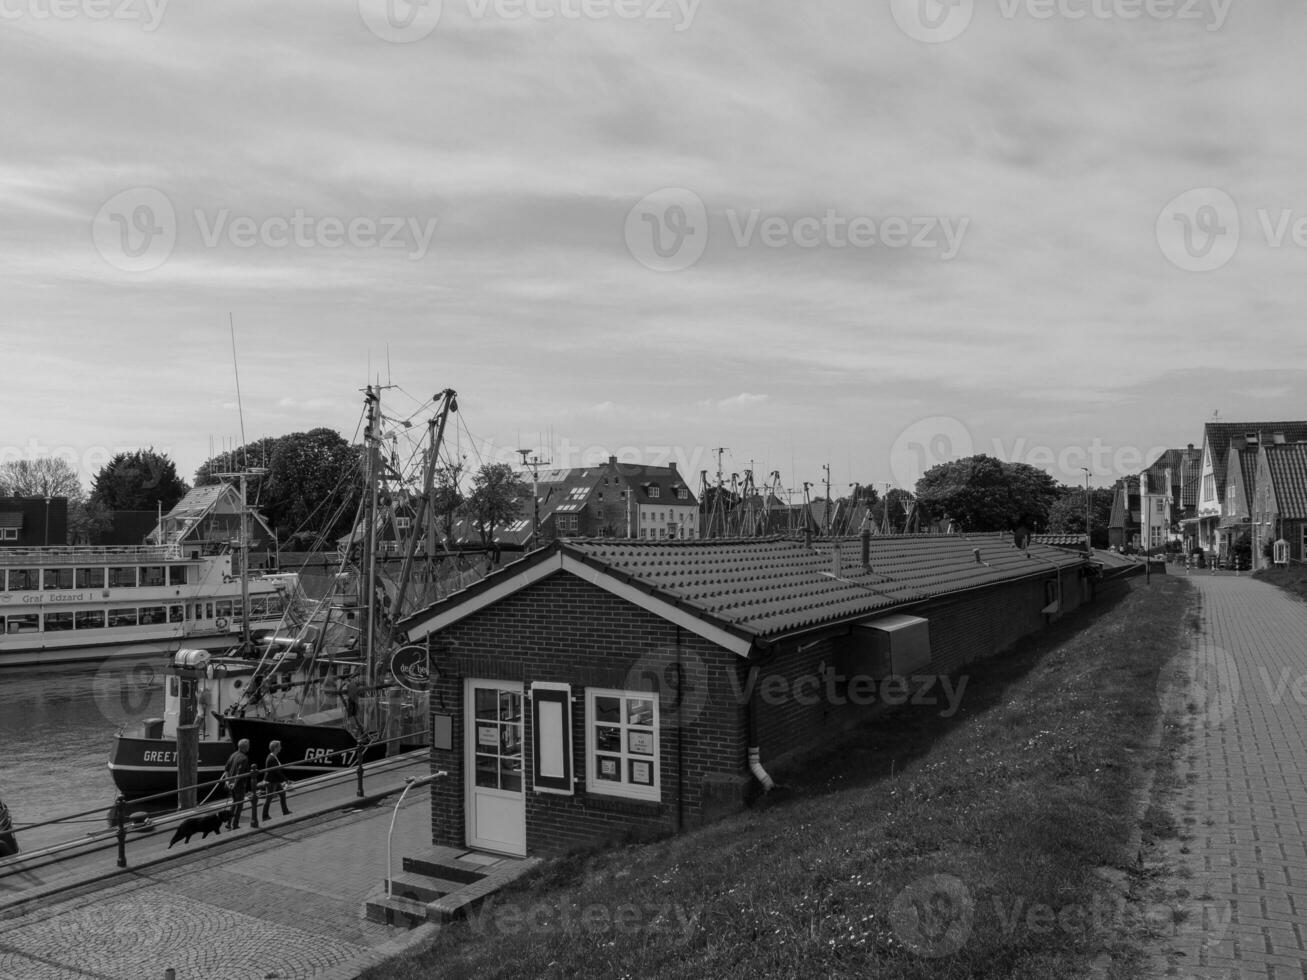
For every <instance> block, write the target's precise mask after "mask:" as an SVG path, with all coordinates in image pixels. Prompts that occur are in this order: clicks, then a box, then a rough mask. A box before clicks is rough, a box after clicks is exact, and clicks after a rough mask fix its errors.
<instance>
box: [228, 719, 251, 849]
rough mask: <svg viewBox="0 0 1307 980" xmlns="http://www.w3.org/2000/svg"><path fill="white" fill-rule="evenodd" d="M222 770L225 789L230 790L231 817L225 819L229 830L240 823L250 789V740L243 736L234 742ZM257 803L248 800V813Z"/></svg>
mask: <svg viewBox="0 0 1307 980" xmlns="http://www.w3.org/2000/svg"><path fill="white" fill-rule="evenodd" d="M222 771H223V774H224V775H225V776H226V778H227V789H228V790H229V791H230V792H231V819H230V820H228V821H227V826H228V828H229V829H231V830H236V829H237V828H239V827H240V825H241V810H242V809H243V808H244V806H245V794H246V793H248V792H249V789H250V740H249V739H248V738H243V739H241V740H240V741H239V742H237V743H236V751H235V752H233V753H232V754H231V755H229V756H228V757H227V765H226V766H224V767H223V770H222ZM257 805H258V801H257V800H251V801H250V813H253V812H254V808H255V807H256V806H257ZM250 819H251V820H252V819H254V818H253V817H251V818H250Z"/></svg>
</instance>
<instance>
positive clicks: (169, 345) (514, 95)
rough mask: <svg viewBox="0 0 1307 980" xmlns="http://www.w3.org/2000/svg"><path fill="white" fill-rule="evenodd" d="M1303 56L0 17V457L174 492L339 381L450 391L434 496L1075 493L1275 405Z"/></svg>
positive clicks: (1294, 292)
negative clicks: (602, 489)
mask: <svg viewBox="0 0 1307 980" xmlns="http://www.w3.org/2000/svg"><path fill="white" fill-rule="evenodd" d="M1305 41H1307V9H1304V8H1303V5H1302V4H1301V3H1300V2H1298V0H948V2H943V0H868V2H866V3H860V4H851V3H848V2H840V3H836V2H826V0H818V2H805V3H803V4H801V5H800V4H794V3H777V2H762V3H744V2H739V0H443V2H441V0H427V2H426V3H422V4H410V3H409V2H408V0H349V2H345V0H279V2H277V3H266V2H264V3H253V2H244V0H221V2H218V0H171V2H169V0H0V84H2V85H3V88H4V91H5V93H6V95H5V98H4V100H3V102H2V103H0V124H2V125H0V132H2V133H3V136H2V137H0V139H2V140H3V142H2V143H0V146H2V147H3V150H2V152H0V214H2V215H3V220H2V221H0V269H3V272H2V273H0V361H2V363H3V364H4V365H5V366H6V371H5V379H4V387H3V392H4V393H3V399H4V408H5V411H4V419H3V426H2V427H0V460H9V459H16V458H21V457H29V458H30V457H31V456H33V455H61V456H63V457H64V458H67V459H69V461H70V462H72V463H73V464H74V465H75V466H76V467H77V468H78V469H79V471H80V472H81V473H82V475H83V480H84V482H85V483H87V484H88V485H89V482H90V479H91V477H92V476H93V475H94V473H95V471H96V470H97V469H98V467H99V466H100V465H102V464H103V463H104V462H105V461H106V460H107V459H108V457H109V456H110V455H112V453H114V452H116V451H120V450H130V449H137V448H154V449H156V450H158V451H162V452H166V453H168V454H169V455H170V456H171V458H172V459H173V460H174V461H175V462H176V463H177V466H178V469H179V471H180V472H181V473H182V475H183V476H184V477H187V478H190V477H191V476H192V475H193V473H194V470H195V468H196V467H197V466H198V465H199V464H200V463H201V462H202V461H203V460H204V459H205V458H207V457H208V456H209V455H210V454H211V452H213V451H217V450H220V449H222V448H223V447H224V446H226V445H229V444H232V443H233V442H236V443H239V441H240V439H241V432H242V425H243V428H244V432H245V437H246V438H247V439H249V440H253V439H255V438H258V437H260V436H265V435H274V436H275V435H281V434H284V433H288V432H294V431H303V430H307V429H310V428H314V427H318V426H328V427H331V428H334V429H337V430H338V431H340V432H341V433H342V435H344V436H345V437H346V438H353V437H354V435H355V433H356V428H357V423H358V418H359V413H360V409H361V404H362V399H361V394H360V389H362V388H363V387H364V386H365V385H366V384H368V383H369V382H373V383H380V384H383V385H388V386H390V387H388V388H387V389H386V391H385V392H384V393H383V404H384V406H385V407H386V408H387V410H388V411H390V412H392V413H394V414H396V415H399V416H403V417H409V416H412V417H414V418H424V417H426V416H425V415H423V414H422V413H421V405H420V403H421V402H422V401H423V400H425V399H426V398H428V397H429V396H430V395H431V394H433V393H435V392H437V391H439V390H442V389H445V388H453V389H455V390H457V391H458V393H459V406H460V414H461V417H462V423H461V425H460V426H458V427H457V430H456V433H455V435H456V436H457V446H456V450H457V451H458V452H459V453H460V454H462V455H464V456H467V457H468V459H469V462H471V463H473V464H475V463H477V462H479V461H481V460H486V459H513V460H517V459H519V457H518V456H517V455H516V453H515V452H514V450H516V449H518V448H524V449H531V450H534V451H536V452H537V453H538V455H539V456H540V457H541V458H542V459H545V460H548V461H549V462H550V463H551V464H552V465H553V466H555V467H557V466H575V465H584V464H585V463H586V462H593V461H595V460H596V459H599V458H604V457H606V456H607V455H609V454H612V455H618V456H619V457H620V458H622V459H623V460H625V461H630V462H644V463H650V464H657V465H665V464H666V463H667V462H669V461H671V462H676V463H677V464H678V466H679V467H680V468H681V470H682V471H684V472H686V473H688V474H690V475H691V476H692V477H693V478H694V479H695V480H697V478H698V474H699V473H700V471H702V470H708V471H710V479H712V478H713V477H714V476H715V470H716V468H717V465H718V458H719V457H718V454H717V453H716V450H717V449H719V448H720V449H723V450H724V452H722V453H721V454H720V459H721V465H722V468H723V470H724V471H725V472H726V474H727V478H729V474H730V473H731V472H736V473H743V471H744V469H745V468H752V469H753V470H754V472H755V474H756V479H757V481H758V482H759V483H762V482H770V481H769V477H768V474H770V473H771V472H772V471H779V473H780V479H781V483H782V485H783V486H784V487H786V488H798V487H801V486H802V484H803V483H804V482H811V483H813V484H814V485H816V484H820V483H823V482H824V481H825V480H826V478H827V477H826V471H825V469H824V467H826V466H829V475H830V481H831V485H832V491H833V492H834V493H835V494H836V495H839V494H840V493H844V492H847V488H848V486H849V485H850V484H852V483H855V482H857V483H862V484H867V483H873V484H875V485H877V486H882V487H883V486H884V485H886V484H888V485H894V486H905V487H911V485H912V484H913V483H914V482H915V480H916V478H917V477H918V476H920V474H921V472H922V471H923V470H924V469H926V468H928V467H929V466H931V465H934V464H936V463H939V462H943V461H946V460H948V459H950V458H957V457H961V456H967V455H971V454H973V453H979V452H985V453H989V454H990V455H996V456H999V457H1000V458H1004V459H1008V460H1011V461H1015V462H1025V463H1030V464H1031V465H1036V466H1039V467H1041V468H1043V469H1047V470H1048V471H1049V472H1051V473H1052V474H1053V475H1054V476H1055V477H1056V478H1057V479H1058V480H1059V481H1061V482H1064V483H1068V484H1073V485H1083V482H1084V480H1085V478H1086V473H1085V472H1084V469H1082V467H1083V468H1087V469H1088V470H1089V471H1090V472H1089V474H1088V476H1089V478H1090V479H1091V481H1092V482H1093V483H1094V484H1095V485H1100V486H1102V485H1109V484H1110V483H1111V482H1112V481H1113V480H1115V479H1116V478H1118V477H1119V476H1122V475H1125V474H1127V473H1130V472H1137V471H1138V470H1139V469H1141V468H1142V467H1143V466H1145V465H1147V463H1148V462H1151V459H1152V458H1153V457H1154V456H1156V454H1157V453H1158V452H1160V451H1161V449H1163V448H1166V447H1168V446H1184V445H1186V444H1187V443H1190V442H1192V443H1195V444H1201V441H1202V426H1203V423H1204V422H1205V421H1208V420H1210V419H1212V418H1213V417H1214V415H1215V413H1219V418H1221V419H1223V420H1227V421H1239V420H1274V419H1301V418H1304V417H1307V401H1305V400H1304V397H1303V394H1302V392H1303V391H1304V379H1305V375H1304V364H1305V363H1307V361H1305V359H1304V354H1305V353H1307V351H1305V348H1307V331H1303V330H1302V329H1301V324H1300V321H1301V319H1302V315H1301V311H1302V310H1303V309H1304V298H1305V297H1304V293H1307V275H1304V273H1305V272H1307V181H1304V179H1303V174H1304V173H1307V167H1305V166H1304V156H1305V155H1307V99H1304V97H1303V92H1304V91H1307V59H1304V58H1303V57H1302V56H1301V52H1302V50H1303V49H1304V46H1305V45H1304V42H1305ZM233 337H234V340H235V351H236V356H235V358H233ZM237 369H238V370H239V388H240V399H239V405H238V399H237ZM414 413H416V414H414ZM428 414H429V413H428ZM814 492H815V491H814Z"/></svg>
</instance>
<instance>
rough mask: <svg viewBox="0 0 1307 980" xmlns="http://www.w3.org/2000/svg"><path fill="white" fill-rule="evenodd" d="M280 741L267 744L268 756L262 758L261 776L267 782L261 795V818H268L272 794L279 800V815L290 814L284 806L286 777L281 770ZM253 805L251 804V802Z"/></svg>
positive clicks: (285, 815)
mask: <svg viewBox="0 0 1307 980" xmlns="http://www.w3.org/2000/svg"><path fill="white" fill-rule="evenodd" d="M280 754H281V743H280V742H278V741H276V740H273V741H272V742H270V743H269V744H268V757H267V758H266V759H264V760H263V778H264V780H265V781H266V782H267V789H266V790H265V791H264V795H263V819H264V820H267V819H269V818H268V809H269V807H271V806H272V795H273V794H274V793H276V794H277V798H278V799H279V800H280V801H281V815H282V816H283V817H289V816H290V810H289V809H287V807H286V777H285V776H284V775H283V774H282V771H281V759H280V758H278V756H279V755H280ZM251 806H253V804H251Z"/></svg>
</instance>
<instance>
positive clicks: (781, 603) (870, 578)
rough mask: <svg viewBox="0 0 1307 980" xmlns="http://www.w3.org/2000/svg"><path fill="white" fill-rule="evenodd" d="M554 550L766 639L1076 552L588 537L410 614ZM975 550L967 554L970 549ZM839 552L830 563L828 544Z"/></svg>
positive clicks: (936, 539) (1036, 570)
mask: <svg viewBox="0 0 1307 980" xmlns="http://www.w3.org/2000/svg"><path fill="white" fill-rule="evenodd" d="M554 550H561V551H562V552H563V553H564V554H565V555H571V556H573V557H575V558H577V559H579V560H580V561H581V562H583V563H585V564H587V565H590V566H592V567H594V568H596V569H598V570H599V571H601V572H602V573H606V574H609V575H612V576H613V577H615V578H617V579H618V580H619V581H624V582H629V583H634V584H635V585H636V586H637V587H639V588H641V589H642V590H643V591H646V592H648V593H650V594H652V595H655V596H659V597H661V598H662V599H663V600H665V601H667V602H669V603H672V604H674V605H675V606H677V607H679V608H682V609H689V610H693V611H694V612H695V613H696V614H697V615H699V616H702V617H703V618H705V619H708V620H712V621H715V622H717V623H719V624H721V625H723V626H725V627H727V628H728V629H730V630H732V631H733V632H735V633H738V634H743V635H746V636H752V637H754V638H756V639H770V638H775V637H778V636H781V635H785V634H791V633H797V632H803V631H806V630H809V629H814V628H818V627H821V626H823V625H827V624H834V623H837V622H840V621H845V620H856V619H858V618H861V617H863V616H866V615H869V614H872V613H875V612H879V611H883V610H885V609H889V608H891V607H894V606H902V605H905V604H909V603H915V602H919V601H922V600H925V599H931V598H935V597H938V596H944V595H948V594H950V593H954V592H961V591H965V590H968V589H974V588H977V587H983V586H991V585H997V584H999V583H1002V582H1007V581H1013V580H1017V579H1021V578H1026V577H1029V576H1034V575H1048V574H1050V573H1051V572H1052V571H1053V569H1054V568H1073V567H1076V566H1078V565H1081V564H1083V563H1084V558H1083V556H1076V555H1074V554H1072V553H1071V552H1068V551H1064V550H1061V549H1059V548H1050V547H1047V546H1044V545H1038V544H1035V545H1031V547H1030V549H1029V551H1028V552H1027V551H1020V550H1018V549H1017V548H1016V547H1014V546H1013V544H1012V539H1011V538H1010V537H1008V536H1006V535H999V534H983V535H965V536H964V535H960V534H935V535H887V536H875V537H872V539H871V549H870V550H871V563H870V564H871V570H870V571H866V570H864V569H863V568H862V565H861V541H860V539H859V538H841V539H820V540H818V541H815V542H814V543H813V546H812V547H811V548H808V547H806V546H805V545H804V544H803V543H802V542H799V541H795V540H791V539H786V538H758V539H737V540H715V541H676V542H671V541H667V542H661V541H659V542H645V541H629V540H607V539H591V540H585V541H567V542H556V543H555V545H554V546H553V548H551V549H545V550H543V551H541V552H536V553H534V554H533V555H528V556H527V557H525V558H524V559H522V561H521V562H515V563H513V564H510V565H507V566H505V567H504V568H503V569H502V570H501V571H499V572H497V573H496V574H495V575H492V576H489V577H488V578H487V579H486V580H485V581H484V583H482V585H479V586H474V587H473V589H472V590H469V591H468V592H465V593H458V594H455V595H453V596H450V597H449V598H447V599H445V600H443V601H442V602H440V603H437V604H435V606H432V607H430V609H429V610H424V611H422V612H420V613H417V614H415V615H414V617H412V619H414V620H416V619H420V618H426V617H428V616H429V615H430V613H431V611H435V610H437V609H438V608H446V607H448V606H449V605H452V604H457V603H458V602H460V601H461V598H460V597H463V596H468V597H470V596H472V595H474V594H477V593H479V591H480V589H481V588H484V587H493V584H494V582H495V581H497V580H499V579H500V578H501V576H502V577H504V578H510V577H512V576H513V575H514V574H516V569H517V567H518V566H523V565H525V564H527V563H531V562H533V561H538V560H543V559H544V557H545V556H546V555H548V554H550V553H552V552H553V551H554ZM977 550H978V552H979V560H977V555H976V551H977ZM837 551H838V552H839V554H840V561H839V570H838V572H837V571H836V570H835V560H834V553H835V552H837Z"/></svg>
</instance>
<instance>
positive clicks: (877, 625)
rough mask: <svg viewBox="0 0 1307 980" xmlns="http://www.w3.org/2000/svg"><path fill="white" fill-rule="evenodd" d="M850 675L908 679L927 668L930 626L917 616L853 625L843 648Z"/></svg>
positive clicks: (928, 664) (892, 617)
mask: <svg viewBox="0 0 1307 980" xmlns="http://www.w3.org/2000/svg"><path fill="white" fill-rule="evenodd" d="M846 656H847V666H846V668H845V669H846V670H847V672H848V673H850V674H866V675H869V676H871V677H890V676H895V675H897V676H908V675H910V674H914V673H921V672H924V671H926V670H927V669H928V668H929V667H930V623H929V622H928V621H927V620H925V619H922V618H921V617H920V616H904V615H893V616H881V617H880V618H878V619H872V620H867V621H865V622H861V623H855V624H854V626H853V629H852V632H851V634H850V636H849V643H848V646H847V648H846Z"/></svg>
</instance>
